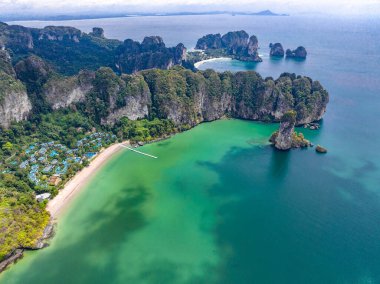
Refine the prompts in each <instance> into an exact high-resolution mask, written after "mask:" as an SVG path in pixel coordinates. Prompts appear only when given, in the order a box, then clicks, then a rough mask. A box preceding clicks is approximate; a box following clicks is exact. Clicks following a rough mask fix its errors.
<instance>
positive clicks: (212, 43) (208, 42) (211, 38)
mask: <svg viewBox="0 0 380 284" xmlns="http://www.w3.org/2000/svg"><path fill="white" fill-rule="evenodd" d="M195 48H196V49H202V50H206V49H220V48H223V44H222V36H221V34H214V35H213V34H208V35H205V36H203V37H202V38H200V39H199V40H198V42H197V44H196V46H195Z"/></svg>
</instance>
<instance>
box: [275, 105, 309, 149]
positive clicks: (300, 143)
mask: <svg viewBox="0 0 380 284" xmlns="http://www.w3.org/2000/svg"><path fill="white" fill-rule="evenodd" d="M296 121H297V113H296V112H295V111H294V110H291V111H288V112H286V113H285V114H284V115H283V116H282V118H281V123H280V128H279V130H278V131H275V132H274V133H273V134H272V136H271V137H270V139H269V142H271V143H272V144H273V145H274V147H275V148H276V149H278V150H282V151H286V150H289V149H291V148H304V147H309V146H311V143H310V141H309V140H306V139H305V138H304V136H303V134H302V133H297V132H295V131H294V127H295V125H296Z"/></svg>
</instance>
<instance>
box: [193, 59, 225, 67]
mask: <svg viewBox="0 0 380 284" xmlns="http://www.w3.org/2000/svg"><path fill="white" fill-rule="evenodd" d="M223 60H231V58H228V57H218V58H211V59H206V60H202V61H199V62H196V63H194V67H195V68H199V67H200V66H201V65H202V64H204V63H206V62H212V61H223Z"/></svg>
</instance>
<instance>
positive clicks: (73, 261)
mask: <svg viewBox="0 0 380 284" xmlns="http://www.w3.org/2000/svg"><path fill="white" fill-rule="evenodd" d="M276 128H277V125H275V124H263V123H256V122H249V121H239V120H221V121H216V122H212V123H204V124H201V125H199V126H197V127H195V128H194V129H192V130H190V131H187V132H184V133H181V134H178V135H176V136H174V137H172V138H170V139H168V140H164V141H161V142H157V143H153V144H150V145H146V146H144V147H142V148H141V150H142V151H143V152H146V153H149V154H152V155H154V156H157V157H158V159H151V158H149V157H146V156H143V155H138V154H136V153H133V152H131V151H121V152H119V154H118V155H117V156H115V157H114V158H112V159H111V160H110V161H109V162H108V163H107V164H106V165H105V166H104V167H103V168H102V169H101V170H100V171H98V172H97V174H96V176H95V177H94V178H93V179H92V180H91V182H90V183H89V184H88V185H87V186H86V188H85V189H84V190H83V191H82V192H81V193H80V194H79V195H78V197H77V198H76V199H75V200H74V201H73V203H72V204H71V205H70V206H69V208H68V209H67V211H66V212H65V213H64V215H63V216H62V217H61V218H60V220H59V223H58V230H57V234H56V236H55V238H54V239H53V240H52V243H51V246H50V247H48V248H46V249H44V250H41V251H36V252H30V253H28V254H27V255H26V257H25V258H24V259H22V260H21V261H19V263H18V264H17V265H14V266H12V267H11V268H10V269H8V270H7V271H6V272H5V273H3V274H2V275H1V276H0V282H1V283H25V281H26V282H27V283H256V282H258V283H280V282H281V283H294V282H298V283H332V282H350V283H351V282H356V281H358V282H360V281H364V280H366V279H367V280H368V279H378V278H376V277H378V275H379V274H378V273H379V267H378V265H377V264H378V261H379V255H380V250H379V247H378V244H377V242H376V241H375V239H373V236H374V235H378V234H379V233H380V231H379V228H378V226H376V222H377V221H376V220H377V217H376V216H379V214H380V207H379V206H378V197H377V196H376V195H374V194H372V193H371V192H370V191H368V190H366V189H365V188H364V187H363V185H361V184H360V182H358V181H356V180H354V179H347V178H343V177H341V176H339V175H338V174H336V173H335V171H334V168H336V167H335V166H336V159H337V157H334V155H325V156H323V155H317V154H316V153H315V152H314V150H313V149H308V150H293V151H290V152H278V151H275V150H274V149H273V148H272V147H271V146H269V144H268V143H267V139H268V137H269V136H270V134H271V133H272V131H273V130H275V129H276ZM303 132H304V134H305V136H306V137H307V138H311V139H314V140H317V141H318V139H319V138H318V135H319V134H318V133H317V132H312V131H310V130H303ZM333 148H334V147H332V149H333ZM363 219H364V220H366V222H363ZM373 277H375V278H373ZM363 283H365V282H363Z"/></svg>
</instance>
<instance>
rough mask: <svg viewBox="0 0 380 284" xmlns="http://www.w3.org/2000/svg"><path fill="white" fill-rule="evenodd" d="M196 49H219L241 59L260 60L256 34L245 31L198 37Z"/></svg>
mask: <svg viewBox="0 0 380 284" xmlns="http://www.w3.org/2000/svg"><path fill="white" fill-rule="evenodd" d="M196 49H202V50H206V51H207V50H210V49H221V50H223V52H224V54H225V55H229V56H231V57H232V58H235V59H238V60H242V61H253V62H261V61H262V59H261V58H260V56H259V54H258V49H259V43H258V40H257V37H256V36H254V35H253V36H251V37H249V35H248V34H247V33H246V32H245V31H243V30H242V31H235V32H228V33H226V34H225V35H223V36H221V35H220V34H209V35H206V36H204V37H202V38H200V39H199V40H198V42H197V44H196Z"/></svg>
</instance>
